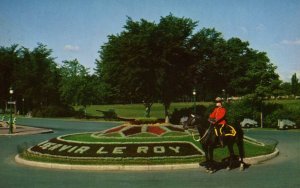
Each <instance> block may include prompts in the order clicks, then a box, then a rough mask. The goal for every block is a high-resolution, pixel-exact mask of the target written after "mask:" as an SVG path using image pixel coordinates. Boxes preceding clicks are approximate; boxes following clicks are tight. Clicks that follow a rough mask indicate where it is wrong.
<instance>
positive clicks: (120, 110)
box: [76, 100, 300, 118]
mask: <svg viewBox="0 0 300 188" xmlns="http://www.w3.org/2000/svg"><path fill="white" fill-rule="evenodd" d="M267 102H270V103H278V104H282V105H284V106H285V107H287V108H288V109H290V110H291V111H299V112H300V100H269V101H267ZM196 104H197V105H204V106H209V105H211V104H212V102H197V103H196ZM193 105H194V103H193V102H177V103H172V104H171V107H170V110H169V112H170V113H171V112H173V111H174V109H175V108H176V109H180V108H187V107H193ZM78 108H80V107H76V109H78ZM110 109H113V110H115V112H116V113H117V115H118V116H119V117H124V118H138V117H144V116H145V107H144V105H143V104H112V105H91V106H88V107H87V114H88V115H90V116H102V113H101V112H98V111H96V110H104V111H106V110H110ZM150 115H151V117H156V118H164V107H163V105H162V104H160V103H154V104H153V106H152V108H151V113H150Z"/></svg>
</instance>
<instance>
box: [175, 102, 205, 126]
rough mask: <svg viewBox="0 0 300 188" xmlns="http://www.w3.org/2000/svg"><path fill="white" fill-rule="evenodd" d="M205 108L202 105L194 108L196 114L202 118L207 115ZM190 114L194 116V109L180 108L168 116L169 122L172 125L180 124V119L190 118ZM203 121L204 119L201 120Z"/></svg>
mask: <svg viewBox="0 0 300 188" xmlns="http://www.w3.org/2000/svg"><path fill="white" fill-rule="evenodd" d="M206 111H207V108H206V107H205V106H203V105H197V106H196V114H197V115H199V116H202V117H205V116H206V114H207V112H206ZM191 114H194V107H189V108H181V109H179V110H178V109H177V108H175V109H174V111H173V113H172V114H171V116H170V122H171V123H172V124H180V119H181V118H182V117H185V116H190V115H191ZM201 119H205V118H201ZM206 119H207V118H206Z"/></svg>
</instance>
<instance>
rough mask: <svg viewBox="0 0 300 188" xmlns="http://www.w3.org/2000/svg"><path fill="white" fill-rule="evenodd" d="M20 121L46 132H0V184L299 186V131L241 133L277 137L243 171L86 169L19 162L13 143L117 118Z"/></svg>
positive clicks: (96, 127)
mask: <svg viewBox="0 0 300 188" xmlns="http://www.w3.org/2000/svg"><path fill="white" fill-rule="evenodd" d="M18 122H19V123H21V124H24V125H31V126H36V127H47V128H51V129H53V130H54V133H52V134H39V135H26V136H0V159H1V160H0V187H1V188H2V187H3V188H11V187H12V188H17V187H18V188H27V187H28V188H29V187H30V188H35V187H36V188H43V187H55V188H59V187H63V188H68V187H70V188H76V187H103V188H110V187H121V188H126V187H128V188H129V187H130V188H135V187H139V188H140V187H143V188H146V187H156V188H159V187H163V188H168V187H170V188H171V187H172V188H176V187H180V188H181V187H183V188H185V187H188V188H193V187H197V188H199V187H243V188H244V187H251V188H252V187H255V188H260V187H268V188H269V187H272V188H273V187H280V188H281V187H284V188H288V187H292V188H294V187H295V188H296V187H300V179H299V177H300V131H275V130H274V131H262V130H249V131H246V132H245V133H246V135H247V136H251V137H254V138H257V139H264V140H267V141H273V140H278V141H279V145H278V148H279V150H280V154H279V156H278V157H276V158H275V159H272V160H270V161H267V162H264V163H263V164H259V165H254V166H250V168H248V169H246V170H245V171H243V172H240V171H239V170H238V169H235V170H232V171H226V170H221V171H218V172H217V173H215V174H207V173H205V172H203V171H202V170H199V169H191V170H176V171H146V172H89V171H70V170H51V169H41V168H34V167H28V166H22V165H19V164H16V163H15V162H14V156H15V155H16V154H17V152H18V149H17V148H18V146H22V145H26V144H25V143H27V145H35V144H37V143H40V142H42V141H44V140H47V139H50V138H53V137H56V136H59V135H64V134H69V133H76V132H89V131H95V130H103V129H107V128H109V127H112V126H115V125H117V123H106V122H105V123H99V122H89V123H86V122H76V121H61V120H45V119H35V120H32V119H23V120H19V121H18Z"/></svg>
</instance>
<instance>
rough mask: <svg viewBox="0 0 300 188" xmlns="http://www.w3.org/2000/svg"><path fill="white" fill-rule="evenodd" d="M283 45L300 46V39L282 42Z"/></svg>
mask: <svg viewBox="0 0 300 188" xmlns="http://www.w3.org/2000/svg"><path fill="white" fill-rule="evenodd" d="M281 43H282V44H286V45H300V39H296V40H283V41H281Z"/></svg>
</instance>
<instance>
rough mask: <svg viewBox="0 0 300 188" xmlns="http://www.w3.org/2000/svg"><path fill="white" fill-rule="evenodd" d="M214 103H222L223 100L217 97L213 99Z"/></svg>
mask: <svg viewBox="0 0 300 188" xmlns="http://www.w3.org/2000/svg"><path fill="white" fill-rule="evenodd" d="M215 101H216V102H222V101H223V100H222V98H221V97H217V98H216V99H215Z"/></svg>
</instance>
